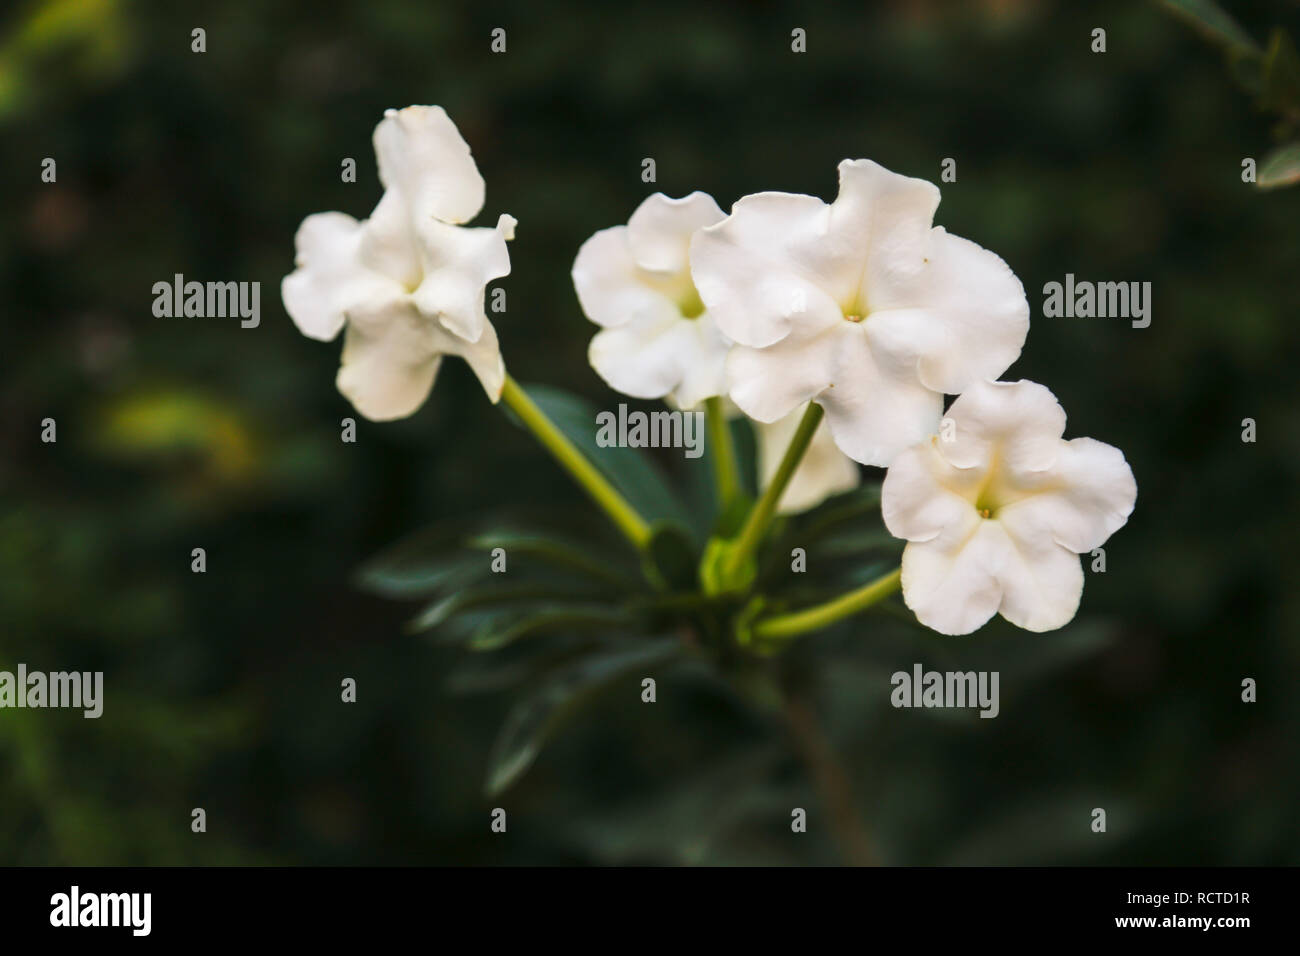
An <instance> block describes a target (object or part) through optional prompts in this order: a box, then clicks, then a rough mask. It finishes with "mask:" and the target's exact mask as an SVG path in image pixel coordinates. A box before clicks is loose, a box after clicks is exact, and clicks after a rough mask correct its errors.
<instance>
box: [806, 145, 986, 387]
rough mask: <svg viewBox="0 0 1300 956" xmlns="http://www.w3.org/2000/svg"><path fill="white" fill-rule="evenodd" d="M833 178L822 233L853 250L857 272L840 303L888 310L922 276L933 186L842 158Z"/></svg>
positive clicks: (935, 199)
mask: <svg viewBox="0 0 1300 956" xmlns="http://www.w3.org/2000/svg"><path fill="white" fill-rule="evenodd" d="M839 173H840V192H839V195H838V196H837V197H836V198H835V202H833V203H831V207H830V225H829V230H828V231H829V235H830V238H831V239H832V240H833V242H834V244H835V246H836V247H838V248H843V249H846V250H848V249H851V250H855V251H856V254H857V255H856V258H857V269H858V273H857V276H856V281H855V284H854V286H853V288H851V289H849V290H847V291H846V292H844V293H841V296H842V299H843V301H842V302H841V304H842V305H845V306H848V307H849V310H850V311H852V312H859V313H860V314H866V313H868V312H872V313H874V312H875V311H876V310H878V309H881V308H888V307H890V305H891V304H892V303H893V297H894V296H895V294H896V293H897V292H899V291H901V290H910V289H911V288H912V286H913V283H914V282H915V280H916V278H917V276H918V275H919V273H920V272H921V271H922V269H923V267H924V265H925V261H926V257H927V255H928V254H929V249H930V246H931V243H932V236H931V231H932V230H931V227H932V224H933V222H934V212H935V210H936V209H938V208H939V187H938V186H936V185H934V183H931V182H927V181H926V180H924V179H914V178H912V177H910V176H902V175H900V174H898V173H894V172H890V171H889V170H888V169H885V167H883V166H881V165H880V164H878V163H873V162H872V161H871V160H869V159H854V160H850V159H846V160H844V161H843V162H842V163H840V166H839ZM1004 367H1005V366H1004ZM999 371H1001V369H999ZM938 391H942V389H939V390H938Z"/></svg>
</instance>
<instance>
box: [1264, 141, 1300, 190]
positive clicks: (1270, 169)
mask: <svg viewBox="0 0 1300 956" xmlns="http://www.w3.org/2000/svg"><path fill="white" fill-rule="evenodd" d="M1297 182H1300V143H1288V144H1287V145H1286V146H1279V147H1278V148H1277V149H1275V150H1273V152H1271V153H1269V154H1268V155H1267V156H1265V157H1264V162H1263V165H1261V166H1260V167H1259V178H1258V180H1257V181H1256V183H1255V185H1257V186H1258V187H1259V188H1260V189H1276V188H1278V187H1279V186H1291V185H1294V184H1295V183H1297Z"/></svg>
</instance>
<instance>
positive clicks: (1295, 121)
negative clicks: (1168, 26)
mask: <svg viewBox="0 0 1300 956" xmlns="http://www.w3.org/2000/svg"><path fill="white" fill-rule="evenodd" d="M1160 2H1161V3H1162V4H1163V5H1164V6H1165V7H1167V8H1168V9H1169V10H1171V11H1172V12H1173V13H1175V14H1177V15H1178V16H1181V17H1182V18H1183V19H1185V20H1187V21H1188V22H1189V23H1191V24H1192V26H1194V27H1195V28H1196V29H1197V30H1199V31H1200V32H1201V33H1202V34H1204V35H1205V36H1206V37H1208V38H1209V39H1210V40H1211V41H1213V42H1214V43H1217V44H1219V45H1220V46H1222V47H1223V50H1224V55H1225V57H1226V59H1227V61H1228V66H1229V69H1230V71H1231V73H1232V74H1233V75H1234V76H1235V77H1236V78H1237V81H1238V83H1239V85H1240V86H1241V87H1242V88H1243V89H1245V90H1246V91H1247V92H1249V93H1250V94H1251V95H1252V96H1254V97H1255V102H1256V106H1257V108H1258V109H1259V110H1260V111H1261V112H1265V113H1272V114H1274V115H1275V116H1276V119H1277V122H1276V124H1275V126H1274V129H1273V135H1274V137H1275V138H1276V139H1278V140H1288V139H1291V138H1292V137H1294V136H1296V135H1297V134H1300V55H1297V53H1296V46H1295V41H1294V40H1293V39H1292V38H1291V34H1290V33H1288V32H1287V31H1286V29H1285V28H1284V27H1280V26H1278V27H1274V28H1273V29H1272V32H1271V33H1270V34H1269V41H1268V46H1267V47H1266V48H1261V47H1260V46H1259V45H1258V44H1256V43H1255V41H1254V40H1253V39H1251V36H1250V34H1249V33H1247V32H1246V31H1245V30H1243V29H1242V28H1241V26H1240V25H1239V24H1238V23H1237V21H1235V20H1234V19H1233V18H1232V17H1231V16H1230V15H1229V14H1228V12H1227V11H1226V10H1224V9H1223V8H1222V7H1221V6H1219V4H1218V3H1216V2H1215V0H1160ZM1256 182H1257V184H1258V185H1259V187H1260V188H1261V189H1274V188H1276V187H1278V186H1290V185H1292V184H1293V183H1296V182H1300V140H1297V141H1295V142H1289V143H1285V144H1284V145H1282V146H1279V147H1277V148H1276V149H1274V150H1273V151H1272V152H1270V153H1269V154H1268V155H1267V156H1265V157H1264V159H1263V161H1262V162H1261V163H1260V164H1259V170H1258V175H1257V179H1256Z"/></svg>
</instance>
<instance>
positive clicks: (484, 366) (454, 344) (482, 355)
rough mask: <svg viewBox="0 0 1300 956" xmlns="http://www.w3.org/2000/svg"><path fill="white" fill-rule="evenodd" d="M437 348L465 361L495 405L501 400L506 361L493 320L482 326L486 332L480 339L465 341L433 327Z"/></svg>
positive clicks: (489, 399)
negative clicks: (502, 354) (502, 356)
mask: <svg viewBox="0 0 1300 956" xmlns="http://www.w3.org/2000/svg"><path fill="white" fill-rule="evenodd" d="M433 331H434V335H435V341H436V342H437V347H438V349H439V350H440V351H442V352H443V353H444V354H446V355H457V356H460V357H461V358H463V359H464V360H465V363H466V364H467V365H469V367H470V370H471V371H472V372H473V373H474V375H475V376H476V377H477V378H478V381H479V384H480V385H482V386H483V391H484V392H486V393H487V397H488V401H490V402H491V403H492V404H493V405H495V404H496V403H497V402H499V401H501V388H502V386H503V385H505V381H506V364H505V361H504V360H503V359H502V358H501V345H500V343H499V342H498V341H497V330H496V329H494V328H493V327H492V323H491V322H486V323H484V325H483V334H482V335H480V336H479V337H478V341H477V342H466V341H465V340H464V339H462V338H460V336H457V335H451V334H450V333H448V332H444V331H443V330H442V329H440V328H434V330H433Z"/></svg>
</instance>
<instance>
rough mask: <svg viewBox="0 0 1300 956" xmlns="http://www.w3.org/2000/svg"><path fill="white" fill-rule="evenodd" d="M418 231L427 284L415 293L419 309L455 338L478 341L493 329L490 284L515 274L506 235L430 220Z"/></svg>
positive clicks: (493, 229) (418, 228) (499, 232)
mask: <svg viewBox="0 0 1300 956" xmlns="http://www.w3.org/2000/svg"><path fill="white" fill-rule="evenodd" d="M507 225H509V224H507ZM417 232H418V234H419V239H420V255H421V259H422V260H423V263H422V265H423V273H424V280H423V281H422V282H421V283H420V286H419V288H417V289H416V290H415V292H414V294H413V298H414V300H415V304H416V306H418V307H419V309H420V311H421V312H423V313H424V314H425V315H427V316H429V317H431V318H435V319H437V321H438V322H439V323H440V324H441V325H442V327H443V328H445V329H447V331H449V332H451V333H452V334H454V335H457V336H459V337H460V338H462V339H464V340H465V341H467V342H477V341H478V339H479V336H481V335H482V334H483V331H484V329H485V328H487V326H488V324H489V323H488V320H487V313H486V312H485V311H484V307H483V299H484V293H485V291H486V288H487V284H488V283H489V282H491V281H492V280H493V279H499V278H501V277H502V276H507V275H509V274H510V253H509V252H508V251H507V249H506V235H505V231H504V230H503V229H502V228H501V227H500V226H498V227H496V228H486V227H478V228H471V227H468V226H452V225H448V224H447V223H445V222H439V221H438V220H437V219H427V220H425V221H424V222H422V223H420V224H419V225H418V226H417Z"/></svg>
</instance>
